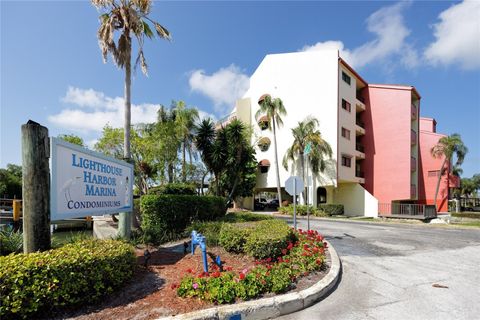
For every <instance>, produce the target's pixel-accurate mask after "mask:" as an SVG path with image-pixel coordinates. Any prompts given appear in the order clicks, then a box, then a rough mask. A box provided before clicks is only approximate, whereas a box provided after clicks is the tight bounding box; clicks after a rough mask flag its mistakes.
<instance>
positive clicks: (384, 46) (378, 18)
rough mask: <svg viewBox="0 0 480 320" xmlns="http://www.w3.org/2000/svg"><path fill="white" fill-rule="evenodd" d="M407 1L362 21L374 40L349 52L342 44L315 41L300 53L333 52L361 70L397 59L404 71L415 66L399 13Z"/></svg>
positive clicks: (407, 33) (339, 42)
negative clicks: (333, 50)
mask: <svg viewBox="0 0 480 320" xmlns="http://www.w3.org/2000/svg"><path fill="white" fill-rule="evenodd" d="M409 5H410V2H398V3H396V4H394V5H391V6H388V7H383V8H381V9H379V10H377V11H375V12H374V13H372V14H371V15H370V16H369V17H368V18H367V20H366V23H367V30H368V31H370V32H371V33H373V34H375V39H373V40H371V41H368V42H366V43H365V44H363V45H361V46H359V47H357V48H354V49H353V50H349V49H347V48H345V45H344V43H343V42H342V41H325V42H318V43H316V44H314V45H312V46H305V47H303V48H302V49H301V50H302V51H315V50H325V49H337V50H339V51H340V56H341V57H342V58H344V59H345V60H346V61H347V62H348V63H349V64H350V65H352V66H353V67H357V68H361V67H363V66H365V65H367V64H369V63H371V62H374V61H375V62H376V61H378V60H385V59H389V58H394V57H396V58H398V59H399V60H400V61H401V63H402V64H403V65H404V66H405V67H407V68H413V67H415V66H417V65H418V64H419V58H418V53H417V52H416V50H415V49H414V48H413V47H412V46H411V45H409V44H408V43H406V38H407V37H408V35H409V34H410V30H409V29H408V28H407V27H406V26H405V23H404V20H403V14H402V13H403V10H404V9H405V8H406V7H407V6H409Z"/></svg>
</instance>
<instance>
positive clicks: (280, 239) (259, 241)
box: [244, 220, 295, 259]
mask: <svg viewBox="0 0 480 320" xmlns="http://www.w3.org/2000/svg"><path fill="white" fill-rule="evenodd" d="M294 240H295V236H294V233H293V231H292V229H290V227H289V226H288V225H287V224H286V223H285V222H284V221H281V220H266V221H260V222H258V223H257V224H255V229H254V230H253V231H251V232H250V233H249V234H248V237H247V239H246V242H245V247H244V251H245V253H247V254H248V255H250V256H252V257H255V258H259V259H264V258H275V257H278V256H280V255H281V254H282V249H285V248H286V247H287V245H288V242H290V241H294Z"/></svg>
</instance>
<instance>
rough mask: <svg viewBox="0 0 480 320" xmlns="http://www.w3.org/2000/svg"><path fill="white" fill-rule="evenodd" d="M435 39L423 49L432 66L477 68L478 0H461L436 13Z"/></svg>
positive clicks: (479, 40) (479, 46)
mask: <svg viewBox="0 0 480 320" xmlns="http://www.w3.org/2000/svg"><path fill="white" fill-rule="evenodd" d="M438 17H439V19H440V22H438V23H436V24H435V25H434V26H433V28H434V36H435V38H436V40H435V41H434V42H433V43H431V44H430V45H429V46H428V47H427V49H426V50H425V52H424V56H425V58H426V59H427V61H429V62H430V63H431V64H433V65H438V64H443V65H449V64H459V65H460V66H461V67H462V68H463V69H465V70H473V69H477V68H480V1H478V0H469V1H467V0H465V1H463V2H462V3H459V4H456V5H453V6H451V7H450V8H448V9H447V10H445V11H443V12H442V13H440V15H439V16H438Z"/></svg>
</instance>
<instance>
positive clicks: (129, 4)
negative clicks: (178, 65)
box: [91, 0, 170, 238]
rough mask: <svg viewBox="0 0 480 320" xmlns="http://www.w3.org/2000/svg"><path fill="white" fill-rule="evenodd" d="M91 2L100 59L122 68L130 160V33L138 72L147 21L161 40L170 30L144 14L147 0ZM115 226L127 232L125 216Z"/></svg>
mask: <svg viewBox="0 0 480 320" xmlns="http://www.w3.org/2000/svg"><path fill="white" fill-rule="evenodd" d="M91 1H92V4H93V5H94V6H95V7H96V8H97V9H98V10H99V11H101V12H103V13H102V14H101V15H100V28H98V32H97V37H98V43H99V46H100V49H101V50H102V56H103V61H104V62H106V61H107V56H108V54H109V53H110V54H111V55H112V57H113V60H114V62H115V63H116V65H117V66H118V67H119V68H120V69H125V87H124V88H125V98H124V100H125V123H124V136H123V142H124V147H123V152H124V153H123V157H124V159H125V160H126V161H131V155H130V123H131V98H130V92H131V84H132V70H131V64H132V35H133V36H134V37H135V38H137V41H138V55H137V59H136V61H135V66H134V67H135V68H136V67H137V66H138V65H140V66H141V69H142V72H143V73H144V74H145V75H146V74H147V70H148V67H147V62H146V60H145V56H144V54H143V43H144V40H145V37H148V38H150V39H151V38H153V37H154V33H153V32H152V29H151V28H150V25H149V23H152V24H153V26H154V28H155V31H156V32H157V34H158V36H159V37H160V38H163V39H170V32H169V31H168V30H167V29H165V28H164V27H163V26H162V25H161V24H159V23H158V22H156V21H153V20H152V19H150V18H149V17H148V14H149V13H150V8H151V4H152V1H151V0H118V1H117V0H91ZM116 31H117V32H119V33H120V36H119V37H118V41H117V43H115V38H114V37H115V32H116ZM120 222H121V223H120V225H119V229H120V230H121V234H122V236H123V237H125V238H128V237H129V235H130V230H129V228H130V227H129V225H130V224H129V223H128V216H127V214H126V213H124V212H122V213H121V214H120Z"/></svg>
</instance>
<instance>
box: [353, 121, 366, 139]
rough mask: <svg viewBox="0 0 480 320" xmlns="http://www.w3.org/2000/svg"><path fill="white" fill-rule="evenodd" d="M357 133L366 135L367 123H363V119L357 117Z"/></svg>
mask: <svg viewBox="0 0 480 320" xmlns="http://www.w3.org/2000/svg"><path fill="white" fill-rule="evenodd" d="M355 124H356V126H355V133H356V135H357V136H360V135H364V134H365V123H363V121H362V120H360V119H356V120H355Z"/></svg>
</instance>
